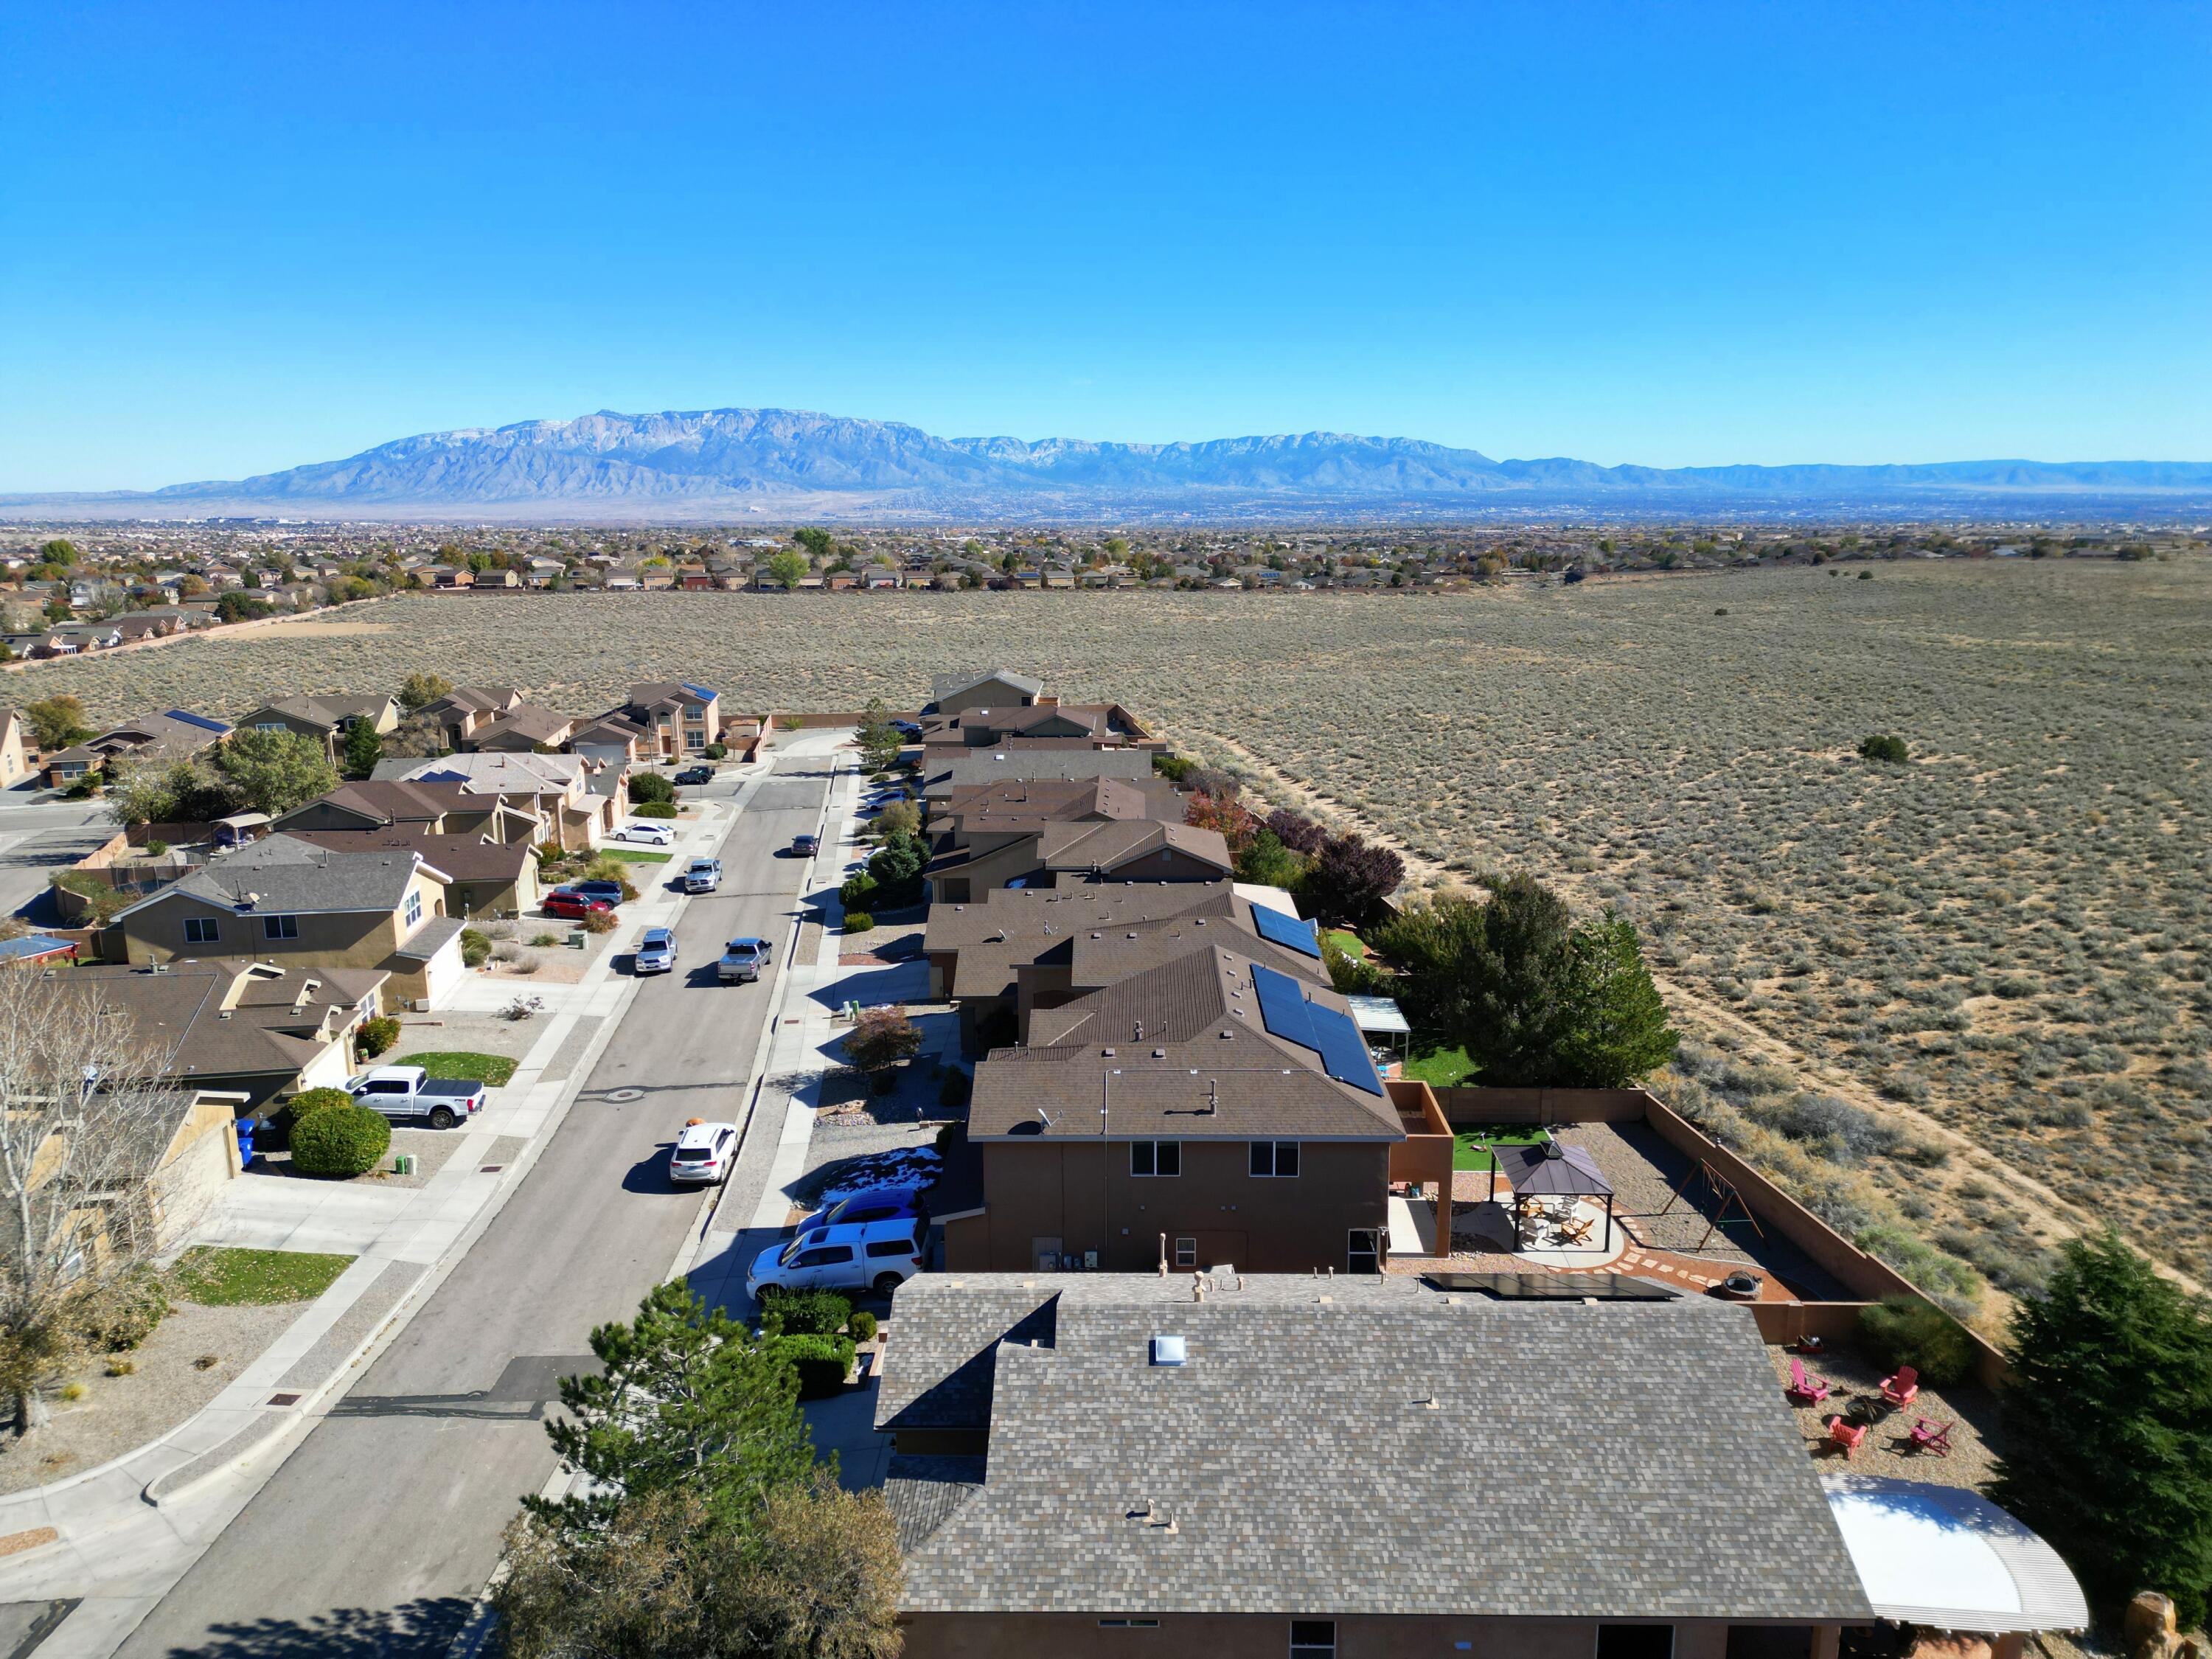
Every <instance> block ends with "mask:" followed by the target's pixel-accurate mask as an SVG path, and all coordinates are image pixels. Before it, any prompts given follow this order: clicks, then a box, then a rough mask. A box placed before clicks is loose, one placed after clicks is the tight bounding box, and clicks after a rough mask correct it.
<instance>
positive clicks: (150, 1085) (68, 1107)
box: [0, 969, 182, 1434]
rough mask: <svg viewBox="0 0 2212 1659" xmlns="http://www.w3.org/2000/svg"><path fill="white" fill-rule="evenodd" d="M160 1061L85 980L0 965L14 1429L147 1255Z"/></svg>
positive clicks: (2, 1156) (163, 1100)
mask: <svg viewBox="0 0 2212 1659" xmlns="http://www.w3.org/2000/svg"><path fill="white" fill-rule="evenodd" d="M167 1069H168V1055H167V1052H166V1051H165V1050H164V1049H163V1048H161V1047H160V1046H159V1045H158V1044H156V1043H155V1042H152V1041H150V1040H149V1039H148V1038H147V1037H146V1036H142V1035H141V1034H140V1033H139V1031H138V1030H137V1027H136V1025H135V1023H134V1022H133V1021H132V1020H131V1018H130V1017H129V1016H128V1015H127V1014H125V1013H123V1012H121V1011H119V1010H117V1009H115V1008H113V1007H112V1006H109V1005H107V1004H106V1001H105V1000H104V999H103V998H102V997H101V996H100V987H99V986H98V984H97V983H96V982H92V981H84V982H77V983H72V982H71V981H70V980H68V979H65V978H48V977H47V976H46V975H43V974H40V973H35V972H33V971H30V970H27V969H19V970H17V971H15V972H13V973H0V1216H4V1219H0V1391H4V1392H5V1393H6V1395H8V1396H9V1398H10V1399H11V1400H12V1401H14V1403H15V1431H16V1432H17V1433H18V1434H23V1433H27V1432H28V1431H30V1430H31V1429H33V1428H34V1427H36V1426H37V1425H39V1424H40V1422H42V1421H44V1420H45V1417H46V1411H45V1407H44V1404H43V1402H42V1401H40V1398H39V1389H40V1386H41V1385H42V1384H43V1383H46V1382H47V1381H48V1380H50V1379H51V1378H52V1375H53V1373H54V1371H55V1370H56V1368H58V1366H59V1365H60V1364H62V1362H63V1361H64V1359H65V1358H68V1356H69V1355H70V1353H71V1352H73V1350H74V1348H75V1347H76V1343H77V1341H78V1340H79V1332H80V1331H81V1330H82V1327H83V1326H84V1324H85V1323H86V1322H87V1316H88V1314H90V1313H92V1312H94V1310H97V1309H98V1308H99V1306H100V1304H101V1302H102V1301H103V1299H104V1298H106V1297H109V1296H111V1295H113V1294H118V1293H120V1292H121V1291H122V1290H123V1288H124V1287H125V1285H127V1284H128V1283H129V1282H130V1280H131V1278H132V1277H133V1276H134V1274H135V1273H137V1270H138V1269H140V1268H141V1267H143V1266H144V1265H145V1264H147V1263H149V1262H150V1261H152V1260H153V1258H154V1255H155V1249H156V1248H157V1245H158V1243H159V1241H158V1239H157V1237H156V1230H155V1225H154V1218H153V1215H152V1213H151V1212H150V1210H149V1205H148V1201H147V1194H146V1183H147V1182H148V1180H149V1178H150V1177H151V1176H152V1175H153V1173H154V1170H155V1167H156V1166H157V1165H158V1164H159V1163H160V1161H161V1154H162V1152H164V1151H165V1150H166V1149H167V1146H168V1142H169V1136H170V1133H171V1131H172V1129H173V1127H174V1126H175V1123H176V1121H177V1117H178V1115H179V1110H180V1108H181V1106H182V1102H181V1100H180V1099H179V1096H178V1093H177V1091H175V1090H173V1089H172V1088H170V1087H168V1086H167V1085H166V1084H165V1083H164V1081H163V1078H164V1076H165V1074H166V1073H167Z"/></svg>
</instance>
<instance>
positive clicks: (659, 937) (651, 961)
mask: <svg viewBox="0 0 2212 1659" xmlns="http://www.w3.org/2000/svg"><path fill="white" fill-rule="evenodd" d="M675 966H676V935H675V934H674V933H671V932H670V931H669V930H668V929H667V928H665V927H648V928H647V929H646V930H645V937H644V938H643V939H640V940H639V941H638V942H637V953H636V954H635V956H633V957H631V958H630V970H631V971H632V972H633V973H639V974H665V973H667V972H668V971H669V970H670V969H672V968H674V967H675Z"/></svg>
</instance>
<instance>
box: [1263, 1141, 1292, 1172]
mask: <svg viewBox="0 0 2212 1659" xmlns="http://www.w3.org/2000/svg"><path fill="white" fill-rule="evenodd" d="M1297 1172H1298V1143H1297V1141H1295V1140H1255V1141H1254V1142H1253V1143H1252V1173H1253V1174H1254V1175H1255V1176H1294V1175H1296V1174H1297Z"/></svg>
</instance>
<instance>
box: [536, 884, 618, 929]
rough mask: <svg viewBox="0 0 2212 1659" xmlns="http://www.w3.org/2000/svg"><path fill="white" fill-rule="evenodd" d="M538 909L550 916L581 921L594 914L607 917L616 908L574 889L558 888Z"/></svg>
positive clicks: (601, 899) (603, 900) (539, 904)
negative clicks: (606, 914)
mask: <svg viewBox="0 0 2212 1659" xmlns="http://www.w3.org/2000/svg"><path fill="white" fill-rule="evenodd" d="M538 908H539V909H541V910H543V911H544V913H545V914H546V915H549V916H567V917H568V918H570V919H571V920H573V921H582V920H583V919H584V918H585V917H586V916H588V915H592V913H594V912H598V913H599V914H600V915H605V913H606V912H608V911H610V910H611V909H613V908H615V907H614V906H613V905H611V904H610V903H608V902H606V901H605V899H603V898H599V897H595V896H593V895H592V894H589V893H580V892H578V891H577V890H575V889H574V888H573V887H556V888H555V889H554V890H552V891H551V892H550V893H548V894H547V895H546V896H544V899H542V900H541V901H539V902H538Z"/></svg>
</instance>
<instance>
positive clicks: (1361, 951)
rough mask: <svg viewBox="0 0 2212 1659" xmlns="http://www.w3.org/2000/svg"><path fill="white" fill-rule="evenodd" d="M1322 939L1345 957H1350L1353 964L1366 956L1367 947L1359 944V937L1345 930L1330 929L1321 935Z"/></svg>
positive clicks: (1340, 928)
mask: <svg viewBox="0 0 2212 1659" xmlns="http://www.w3.org/2000/svg"><path fill="white" fill-rule="evenodd" d="M1322 938H1323V939H1326V940H1328V943H1330V944H1331V945H1334V946H1335V947H1336V948H1337V949H1338V950H1339V951H1342V952H1343V953H1344V954H1345V955H1346V956H1348V957H1351V958H1352V960H1353V961H1354V962H1358V960H1359V959H1360V958H1361V957H1364V956H1365V955H1366V954H1367V947H1366V946H1365V945H1363V944H1361V943H1360V942H1359V935H1358V934H1357V933H1352V932H1351V931H1350V930H1349V929H1347V928H1343V927H1332V928H1331V929H1329V931H1328V932H1327V933H1323V934H1322Z"/></svg>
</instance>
